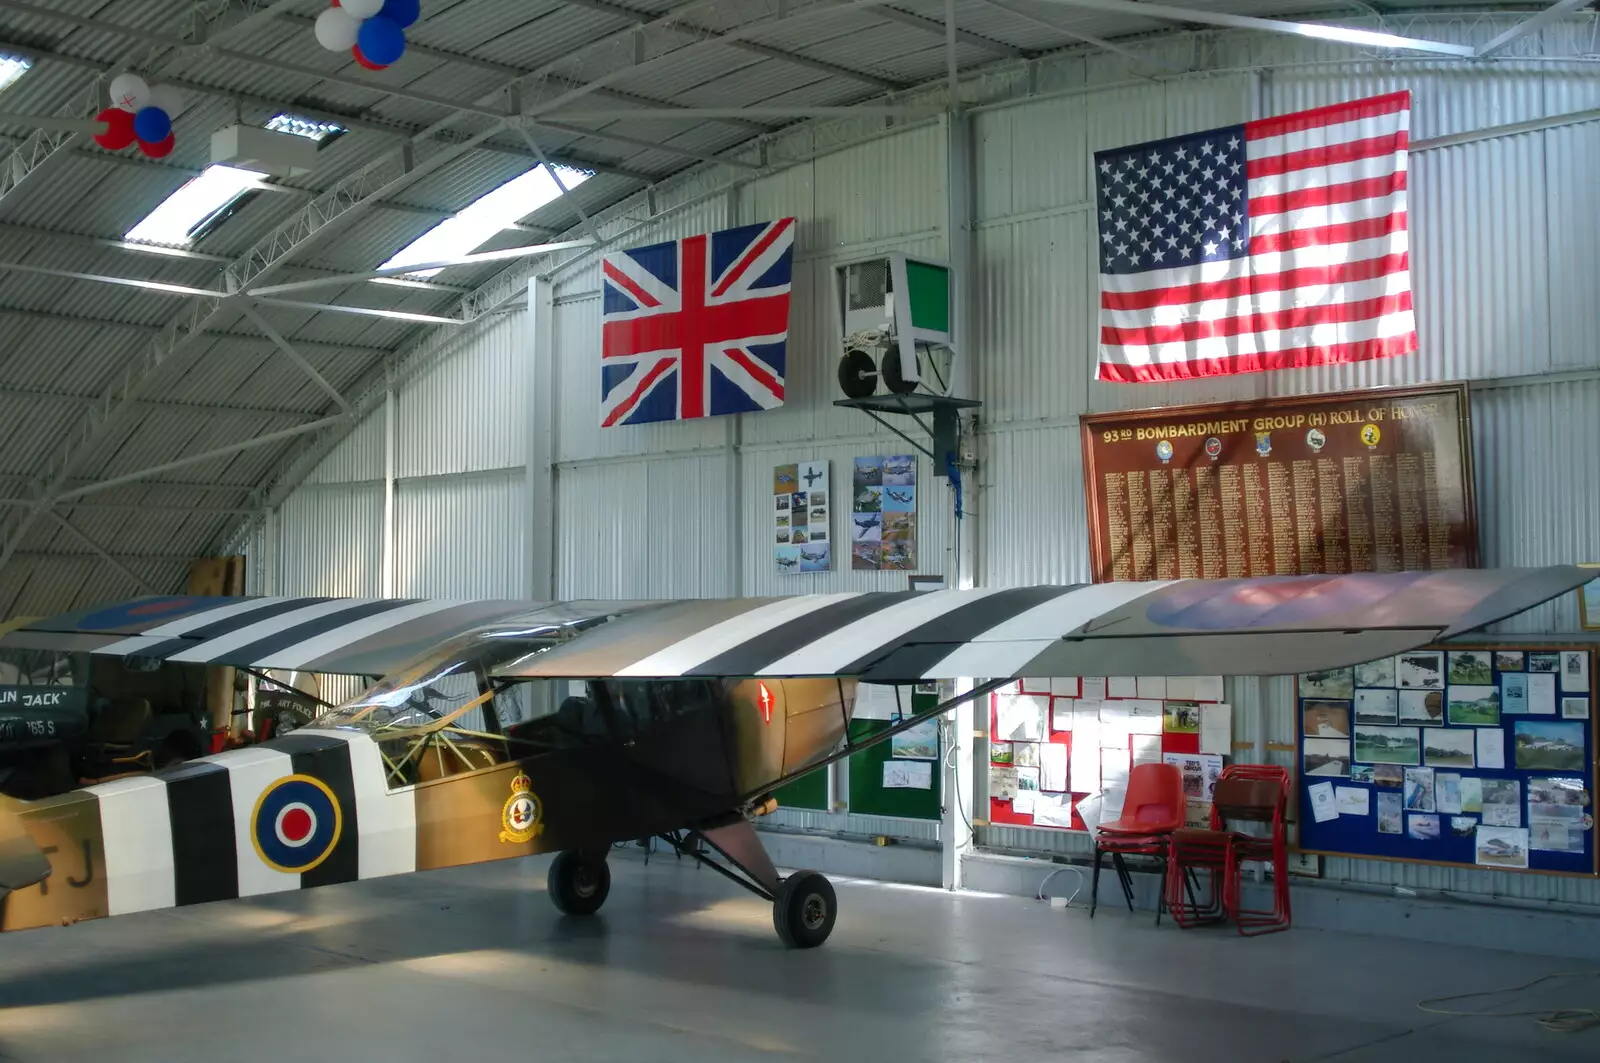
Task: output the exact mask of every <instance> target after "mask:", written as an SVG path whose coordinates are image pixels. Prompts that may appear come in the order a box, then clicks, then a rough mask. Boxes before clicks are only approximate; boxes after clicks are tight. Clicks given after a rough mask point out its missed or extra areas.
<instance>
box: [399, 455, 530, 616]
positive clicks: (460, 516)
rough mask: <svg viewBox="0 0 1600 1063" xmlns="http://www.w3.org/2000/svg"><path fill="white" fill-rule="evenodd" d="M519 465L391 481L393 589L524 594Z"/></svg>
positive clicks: (420, 594) (402, 592) (523, 491)
mask: <svg viewBox="0 0 1600 1063" xmlns="http://www.w3.org/2000/svg"><path fill="white" fill-rule="evenodd" d="M527 483H528V480H527V472H526V470H525V469H523V468H520V467H519V468H514V469H510V470H500V471H494V472H487V473H482V472H480V473H472V474H464V475H456V476H441V477H429V478H426V479H419V480H401V481H400V482H399V483H397V484H396V485H395V555H394V583H395V594H396V595H398V596H399V597H402V598H519V597H524V596H526V595H527V593H528V581H527V557H528V550H527V535H528V528H527V525H528V512H527V506H526V499H527Z"/></svg>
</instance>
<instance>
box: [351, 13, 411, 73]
mask: <svg viewBox="0 0 1600 1063" xmlns="http://www.w3.org/2000/svg"><path fill="white" fill-rule="evenodd" d="M356 46H357V47H359V48H360V49H361V54H362V55H364V56H366V57H367V59H368V60H369V61H371V62H374V63H377V64H378V65H379V66H388V65H389V64H390V63H392V62H394V61H395V60H396V59H399V58H400V53H401V52H404V51H405V50H406V31H405V30H403V29H401V28H400V24H399V23H398V22H395V21H394V20H393V19H388V18H384V17H383V16H382V15H373V16H372V17H371V18H369V19H367V20H366V21H365V22H363V23H362V24H361V29H360V31H359V32H357V34H356Z"/></svg>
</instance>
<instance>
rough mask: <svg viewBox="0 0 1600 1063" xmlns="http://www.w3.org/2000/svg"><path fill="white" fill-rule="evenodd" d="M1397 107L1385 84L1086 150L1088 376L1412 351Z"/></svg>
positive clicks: (1406, 110) (1404, 122)
mask: <svg viewBox="0 0 1600 1063" xmlns="http://www.w3.org/2000/svg"><path fill="white" fill-rule="evenodd" d="M1410 108H1411V94H1410V93H1409V92H1396V93H1391V94H1389V95H1387V96H1373V97H1370V98H1368V99H1363V100H1355V101H1353V102H1350V103H1341V104H1336V105H1334V106H1331V107H1320V108H1317V109H1315V110H1310V111H1298V112H1296V113H1294V114H1286V115H1280V116H1279V117H1276V118H1264V119H1261V120H1259V121H1255V122H1246V123H1244V124H1243V125H1235V126H1225V127H1223V128H1221V129H1211V130H1207V131H1205V132H1202V133H1195V134H1192V135H1186V136H1180V137H1172V138H1171V139H1168V140H1158V141H1152V142H1150V143H1147V144H1138V145H1135V146H1133V147H1127V148H1117V149H1116V150H1114V151H1102V152H1097V153H1096V154H1095V178H1096V182H1097V203H1096V209H1097V210H1098V212H1099V213H1098V220H1099V241H1098V242H1099V258H1100V369H1099V378H1100V379H1101V380H1113V381H1119V382H1123V383H1138V382H1149V381H1157V380H1180V379H1185V378H1188V377H1203V376H1218V375H1222V374H1228V373H1251V372H1258V371H1260V370H1264V369H1290V368H1295V367H1299V366H1309V365H1323V364H1328V363H1333V362H1357V361H1362V360H1364V359H1369V358H1387V357H1390V356H1393V355H1397V354H1406V353H1407V352H1409V351H1413V350H1415V349H1416V347H1417V332H1416V323H1415V321H1414V319H1413V317H1412V311H1411V277H1410V269H1409V264H1408V261H1407V233H1406V136H1407V127H1408V125H1409V117H1410Z"/></svg>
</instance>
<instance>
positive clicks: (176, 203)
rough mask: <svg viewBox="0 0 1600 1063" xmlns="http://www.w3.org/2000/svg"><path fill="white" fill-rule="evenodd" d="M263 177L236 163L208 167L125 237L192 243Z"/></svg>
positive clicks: (176, 243) (128, 238)
mask: <svg viewBox="0 0 1600 1063" xmlns="http://www.w3.org/2000/svg"><path fill="white" fill-rule="evenodd" d="M264 176H265V175H264V174H260V173H257V172H256V171H254V170H242V169H240V168H238V167H236V166H218V165H212V166H207V167H206V168H205V169H204V170H202V171H200V176H198V177H195V178H193V179H191V180H190V181H188V182H186V183H185V184H184V186H183V187H182V188H180V189H178V190H177V191H176V192H174V193H172V195H170V196H168V197H167V198H166V199H165V200H164V201H163V202H162V203H161V205H160V206H158V207H157V208H156V209H155V210H152V211H151V212H150V213H149V214H147V215H146V216H145V218H144V220H143V221H141V222H140V223H139V224H138V225H135V226H134V227H133V228H131V229H129V230H128V231H127V232H126V233H124V234H123V239H124V240H133V241H136V242H139V243H147V244H165V245H167V246H169V247H181V246H183V245H185V244H190V243H193V242H194V241H195V240H197V239H199V237H200V236H202V235H204V233H205V232H207V231H209V230H210V228H212V226H213V223H214V222H216V221H220V220H221V218H222V217H224V216H225V212H228V211H229V210H230V208H232V207H234V205H235V204H236V203H237V202H238V201H239V199H240V198H241V197H242V196H244V195H245V194H246V193H248V192H250V191H251V189H253V188H256V187H258V186H260V184H261V180H262V178H263V177H264Z"/></svg>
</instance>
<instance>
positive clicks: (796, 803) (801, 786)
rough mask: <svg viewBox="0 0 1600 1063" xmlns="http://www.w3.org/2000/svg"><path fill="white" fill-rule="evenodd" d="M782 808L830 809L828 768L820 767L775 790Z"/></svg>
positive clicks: (774, 792) (774, 794)
mask: <svg viewBox="0 0 1600 1063" xmlns="http://www.w3.org/2000/svg"><path fill="white" fill-rule="evenodd" d="M773 796H775V797H776V798H777V799H778V806H779V807H780V808H813V809H817V810H819V811H823V812H826V811H827V810H828V769H826V768H818V769H817V770H816V771H814V772H812V773H811V774H810V775H802V776H801V777H800V778H798V779H796V780H795V781H794V782H792V783H790V784H789V785H787V786H780V787H778V788H777V789H776V790H774V791H773Z"/></svg>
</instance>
